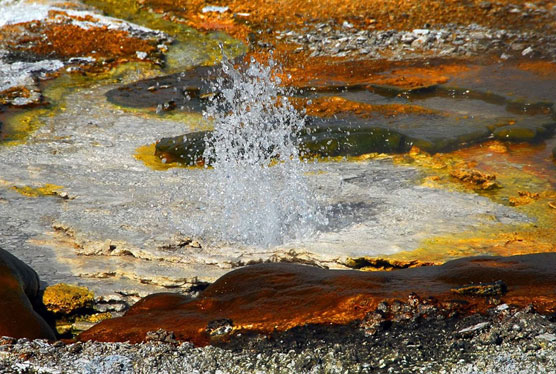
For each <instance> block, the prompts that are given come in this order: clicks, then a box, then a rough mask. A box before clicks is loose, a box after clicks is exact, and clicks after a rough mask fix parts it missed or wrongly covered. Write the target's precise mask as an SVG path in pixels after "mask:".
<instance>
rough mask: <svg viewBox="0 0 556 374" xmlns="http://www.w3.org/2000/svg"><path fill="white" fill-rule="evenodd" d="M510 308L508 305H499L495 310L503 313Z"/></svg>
mask: <svg viewBox="0 0 556 374" xmlns="http://www.w3.org/2000/svg"><path fill="white" fill-rule="evenodd" d="M509 308H510V307H509V305H508V304H500V305H498V306H497V307H496V308H495V310H496V311H497V312H503V311H505V310H508V309H509Z"/></svg>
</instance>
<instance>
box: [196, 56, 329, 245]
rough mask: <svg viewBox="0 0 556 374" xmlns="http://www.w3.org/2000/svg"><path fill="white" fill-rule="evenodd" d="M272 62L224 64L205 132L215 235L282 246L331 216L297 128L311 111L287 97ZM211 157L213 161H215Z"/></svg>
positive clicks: (211, 225) (210, 227)
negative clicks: (310, 177)
mask: <svg viewBox="0 0 556 374" xmlns="http://www.w3.org/2000/svg"><path fill="white" fill-rule="evenodd" d="M275 68H276V66H275V65H274V63H273V62H272V61H270V62H269V64H268V66H264V65H262V64H260V63H258V62H256V61H255V60H251V63H250V64H249V66H245V67H240V68H235V67H234V66H233V65H232V64H231V63H230V62H227V61H225V62H224V63H223V65H222V70H223V74H222V76H221V77H220V78H218V79H217V80H216V81H215V82H214V83H213V85H214V87H213V88H214V91H213V92H218V95H215V96H214V97H213V98H212V99H211V101H210V104H209V105H208V109H207V110H206V111H205V112H204V113H203V115H204V117H205V118H207V119H209V120H210V121H212V122H213V123H214V132H212V133H211V134H210V136H207V138H206V139H205V142H206V148H205V151H204V154H203V156H204V159H205V160H207V161H208V160H210V165H211V166H212V170H209V171H208V174H210V175H209V176H208V178H209V179H208V184H207V185H208V193H207V196H206V205H207V210H208V213H209V214H208V219H209V221H210V222H208V225H206V229H207V234H209V235H210V236H214V235H217V236H219V239H220V240H224V241H232V242H241V243H245V244H254V245H262V246H268V245H274V244H280V243H283V242H285V241H288V240H295V239H298V238H302V237H307V236H308V235H311V234H313V233H314V232H315V231H316V227H317V226H318V225H319V224H323V223H325V222H324V221H325V218H324V215H323V214H321V213H320V212H319V208H318V205H317V203H316V200H315V198H314V196H313V194H312V192H311V191H310V189H309V188H308V186H307V183H306V180H305V176H304V173H305V171H306V167H305V162H304V161H303V160H301V159H300V157H299V156H300V154H299V153H300V152H299V148H298V138H297V134H298V133H299V131H300V130H301V129H303V128H304V126H305V121H304V117H303V116H302V115H301V114H300V113H298V112H297V111H296V110H295V109H294V108H293V107H292V105H290V103H289V102H288V100H287V99H286V98H285V96H286V95H285V92H284V89H283V88H282V87H280V85H279V84H280V81H279V78H277V77H276V76H275V75H273V73H272V71H273V69H275ZM207 163H208V162H207Z"/></svg>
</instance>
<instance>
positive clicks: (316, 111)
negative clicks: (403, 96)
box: [288, 96, 435, 118]
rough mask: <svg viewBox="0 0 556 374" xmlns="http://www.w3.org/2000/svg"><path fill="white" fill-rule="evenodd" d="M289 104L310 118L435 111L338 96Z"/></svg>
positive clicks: (420, 107)
mask: <svg viewBox="0 0 556 374" xmlns="http://www.w3.org/2000/svg"><path fill="white" fill-rule="evenodd" d="M288 100H289V102H290V103H291V104H292V105H293V106H294V107H295V108H296V109H297V110H302V109H303V110H305V112H306V113H307V114H308V115H310V116H317V117H332V116H335V115H337V114H353V115H357V116H359V117H362V118H371V117H373V116H374V115H377V114H378V115H381V116H385V117H396V116H398V115H403V114H421V115H424V114H433V113H435V111H433V110H431V109H427V108H424V107H422V106H418V105H405V104H365V103H359V102H356V101H351V100H347V99H344V98H342V97H338V96H328V97H320V98H317V99H311V100H309V99H305V98H297V97H292V98H289V99H288Z"/></svg>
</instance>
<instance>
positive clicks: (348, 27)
mask: <svg viewBox="0 0 556 374" xmlns="http://www.w3.org/2000/svg"><path fill="white" fill-rule="evenodd" d="M342 27H344V28H346V29H351V28H352V27H353V25H352V24H351V23H349V22H348V21H344V23H342Z"/></svg>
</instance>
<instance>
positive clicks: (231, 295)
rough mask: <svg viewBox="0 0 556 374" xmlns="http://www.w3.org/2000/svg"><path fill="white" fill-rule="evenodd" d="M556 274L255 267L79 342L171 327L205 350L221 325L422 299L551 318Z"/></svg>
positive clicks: (489, 264)
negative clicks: (500, 305) (519, 309)
mask: <svg viewBox="0 0 556 374" xmlns="http://www.w3.org/2000/svg"><path fill="white" fill-rule="evenodd" d="M555 269H556V253H545V254H537V255H526V256H514V257H506V258H504V257H471V258H465V259H459V260H455V261H450V262H448V263H446V264H444V265H441V266H426V267H418V268H411V269H403V270H397V271H389V272H360V271H352V270H325V269H320V268H316V267H311V266H304V265H294V264H261V265H253V266H247V267H244V268H241V269H238V270H235V271H232V272H230V273H228V274H226V275H224V276H223V277H221V278H220V279H219V280H217V281H216V282H215V283H214V284H212V285H211V286H209V287H208V288H207V289H206V290H204V291H203V292H202V293H201V295H200V296H199V297H198V298H196V299H193V300H189V299H187V298H186V297H183V296H179V295H174V294H168V293H165V294H160V295H151V296H149V297H147V298H145V299H143V300H141V301H140V302H138V303H137V304H136V305H135V306H133V307H132V308H131V309H130V310H129V312H128V313H127V314H126V315H125V316H124V317H121V318H115V319H112V320H107V321H103V322H101V323H100V324H98V325H96V326H94V327H93V328H91V329H90V330H88V331H86V332H84V333H83V334H81V335H80V336H79V339H80V340H82V341H86V340H98V341H130V342H140V341H144V340H145V338H146V334H147V332H149V331H156V330H159V329H164V330H166V331H172V332H174V334H175V336H176V338H177V339H178V340H187V341H192V342H194V343H195V344H198V345H205V344H210V343H211V333H214V329H213V328H212V327H214V326H219V325H220V326H221V325H227V326H228V327H229V328H230V329H231V331H232V332H249V331H251V332H260V333H271V332H273V331H284V330H287V329H290V328H292V327H296V326H302V325H306V324H346V323H349V322H352V321H354V320H360V319H363V318H364V317H365V316H366V315H367V314H368V313H369V312H373V311H375V310H376V308H377V306H378V304H379V303H380V302H383V301H384V302H387V303H389V302H392V301H394V300H401V301H405V300H407V299H408V297H410V295H411V297H415V296H414V295H415V294H416V295H417V296H418V297H420V298H427V299H428V300H433V301H432V302H433V303H434V304H436V305H437V306H438V307H440V308H441V309H444V310H446V309H450V305H454V304H457V305H459V307H458V308H459V311H460V312H465V313H471V312H484V311H485V310H486V309H488V308H491V307H492V306H493V305H492V302H493V300H496V302H504V303H508V304H515V305H517V306H527V305H530V304H532V305H533V306H534V308H535V309H536V310H537V311H539V312H542V313H551V312H555V311H556V270H555ZM488 284H493V286H485V285H488ZM473 285H483V286H484V287H483V288H484V289H492V290H497V289H498V290H499V291H498V292H495V291H488V292H487V291H484V292H483V293H482V294H481V292H480V290H481V289H482V288H481V287H479V288H478V290H479V291H478V292H467V291H466V290H473V289H474V288H473ZM458 290H459V291H458ZM485 295H488V296H485ZM455 300H457V301H458V302H457V303H454V302H453V301H455ZM224 331H226V330H224ZM212 339H214V334H213V335H212Z"/></svg>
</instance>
